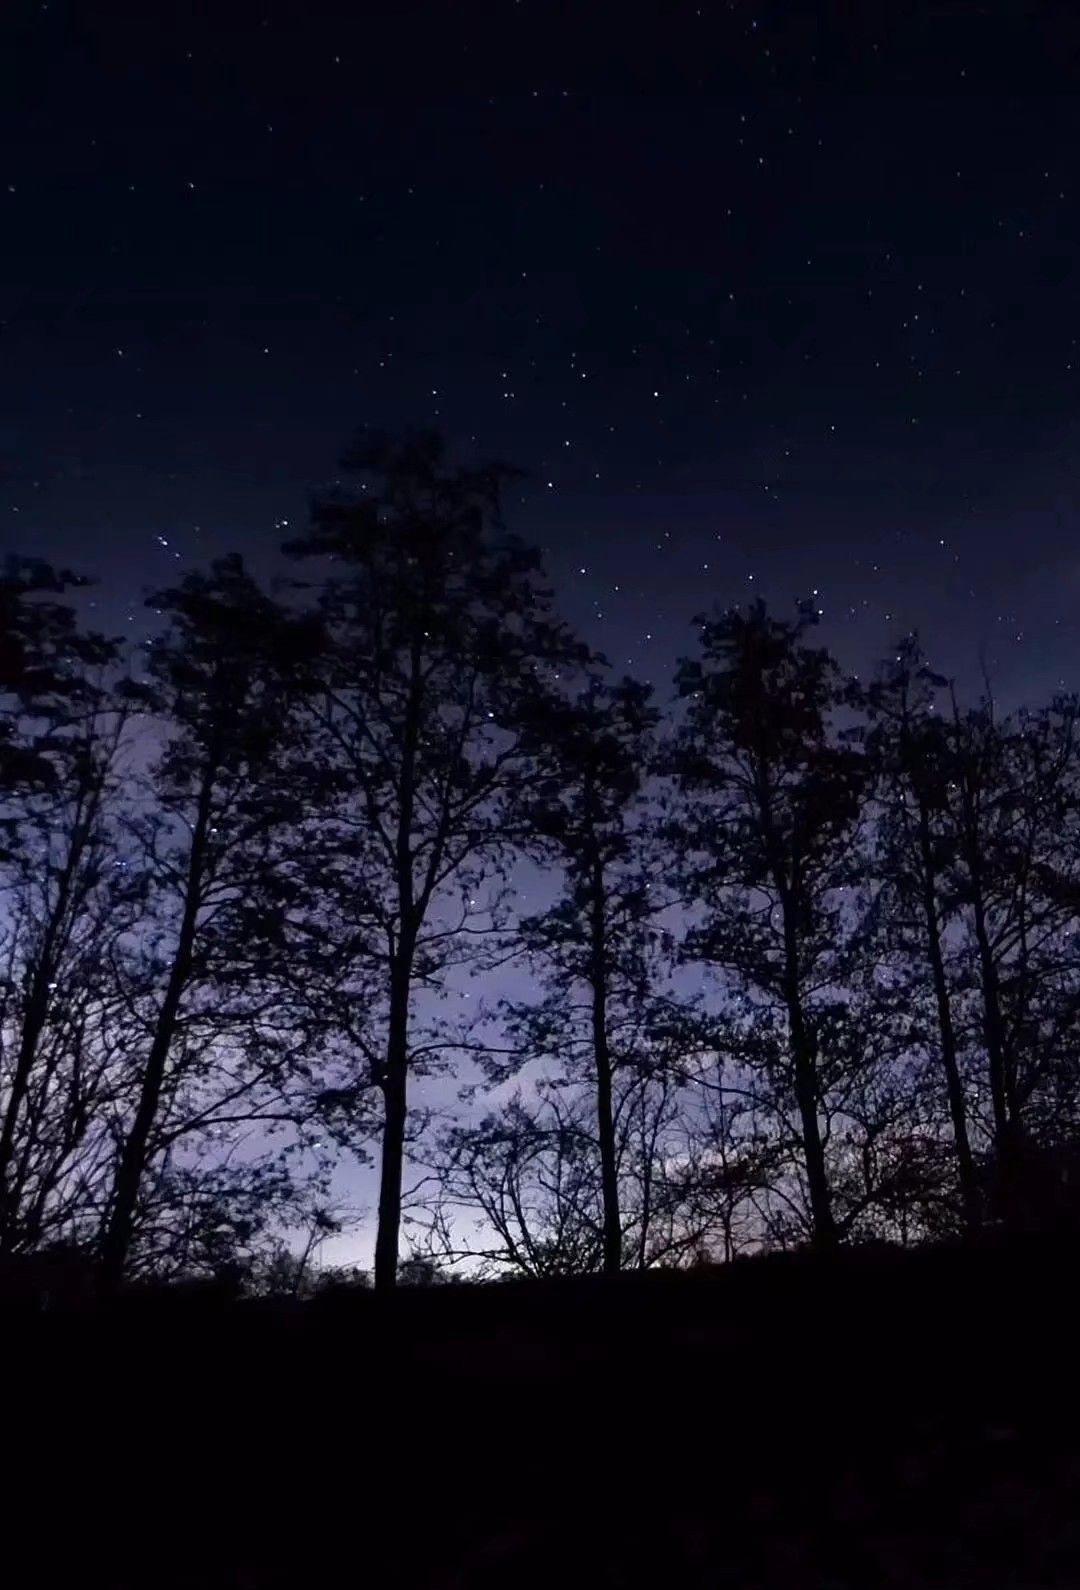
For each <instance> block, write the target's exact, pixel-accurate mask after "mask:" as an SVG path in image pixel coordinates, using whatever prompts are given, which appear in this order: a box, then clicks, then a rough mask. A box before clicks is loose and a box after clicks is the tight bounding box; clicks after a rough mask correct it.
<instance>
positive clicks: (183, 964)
mask: <svg viewBox="0 0 1080 1590" xmlns="http://www.w3.org/2000/svg"><path fill="white" fill-rule="evenodd" d="M215 779H216V768H215V767H214V766H213V765H211V766H209V767H208V768H207V770H206V772H205V774H204V777H203V786H202V789H201V790H200V792H199V804H198V808H197V811H196V817H195V825H194V828H193V829H192V834H191V849H190V851H189V853H188V871H187V879H186V882H185V887H184V905H183V911H182V913H181V917H180V930H179V933H178V935H177V940H176V951H175V954H174V955H173V963H172V968H171V970H170V972H169V982H168V986H167V987H166V990H165V997H164V999H163V1000H162V1002H161V1009H160V1011H159V1012H158V1019H157V1022H156V1024H155V1027H154V1036H153V1040H152V1042H151V1044H150V1053H149V1055H148V1056H147V1060H146V1068H145V1070H144V1071H143V1076H142V1083H141V1085H140V1088H139V1103H138V1106H137V1108H136V1110H135V1119H134V1120H133V1121H132V1123H131V1128H130V1130H129V1132H128V1134H127V1136H126V1138H125V1139H124V1146H123V1148H122V1149H121V1152H120V1162H119V1164H118V1166H117V1170H116V1180H115V1182H114V1184H113V1195H112V1202H111V1206H110V1210H109V1217H108V1221H107V1224H106V1227H105V1235H104V1237H103V1239H102V1248H101V1271H102V1282H103V1285H104V1287H105V1289H106V1291H112V1290H115V1289H116V1287H118V1286H119V1285H120V1282H121V1281H122V1280H123V1278H124V1271H125V1269H126V1267H127V1261H128V1254H129V1252H130V1250H131V1241H132V1238H133V1236H134V1234H135V1216H136V1211H137V1209H138V1203H139V1191H140V1189H141V1187H142V1179H143V1176H144V1174H145V1172H146V1160H147V1152H148V1149H149V1146H150V1134H151V1133H152V1131H153V1129H154V1122H155V1121H156V1119H157V1112H158V1107H159V1105H160V1102H161V1089H162V1086H163V1084H164V1081H165V1070H166V1067H167V1065H168V1061H169V1052H170V1050H171V1048H172V1043H173V1038H174V1037H175V1034H176V1021H177V1017H178V1016H179V1014H180V1001H181V1000H182V998H183V996H184V991H185V989H186V987H187V984H188V979H189V978H190V976H191V963H192V959H193V955H194V949H195V931H196V924H197V922H198V917H199V907H200V903H201V897H202V873H203V865H204V862H205V850H206V842H207V836H208V834H209V830H210V809H211V804H212V800H213V793H214V783H215Z"/></svg>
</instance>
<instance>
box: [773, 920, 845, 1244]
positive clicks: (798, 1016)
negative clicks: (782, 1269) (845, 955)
mask: <svg viewBox="0 0 1080 1590" xmlns="http://www.w3.org/2000/svg"><path fill="white" fill-rule="evenodd" d="M792 910H793V907H792V903H791V901H790V899H789V898H788V897H786V896H785V898H784V902H783V912H784V957H785V962H786V965H785V972H784V984H785V988H784V993H785V1002H786V1005H787V1013H788V1032H789V1035H790V1038H791V1053H792V1059H793V1061H794V1064H795V1100H796V1103H797V1104H798V1106H799V1121H800V1124H801V1126H802V1139H803V1155H804V1158H805V1160H806V1185H807V1190H808V1191H809V1194H810V1218H811V1220H812V1222H813V1242H814V1247H815V1248H818V1249H820V1250H822V1251H827V1250H828V1249H830V1248H834V1247H835V1246H836V1242H837V1232H836V1221H835V1220H834V1218H833V1210H832V1191H831V1189H830V1187H829V1176H828V1171H827V1170H826V1166H825V1144H824V1143H823V1141H822V1137H821V1122H820V1121H819V1120H818V1078H817V1062H816V1060H815V1058H814V1054H813V1052H812V1049H811V1045H810V1036H809V1034H808V1032H807V1030H806V1020H805V1017H804V1015H803V1008H802V995H801V992H800V989H799V974H798V941H797V937H796V931H795V925H794V922H793V921H792Z"/></svg>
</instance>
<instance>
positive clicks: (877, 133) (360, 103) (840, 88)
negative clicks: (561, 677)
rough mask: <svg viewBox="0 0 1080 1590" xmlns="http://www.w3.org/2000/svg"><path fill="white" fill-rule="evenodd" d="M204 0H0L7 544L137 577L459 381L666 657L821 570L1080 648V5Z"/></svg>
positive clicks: (258, 551)
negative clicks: (714, 610)
mask: <svg viewBox="0 0 1080 1590" xmlns="http://www.w3.org/2000/svg"><path fill="white" fill-rule="evenodd" d="M192 9H193V8H191V7H189V6H187V5H172V4H170V3H169V0H155V4H154V5H153V6H152V7H147V6H143V5H134V4H133V5H131V6H126V5H113V4H109V3H108V0H104V3H102V0H93V3H91V0H85V3H81V4H80V3H74V0H48V4H42V3H40V0H38V3H34V4H21V3H15V4H13V5H9V6H8V7H6V8H5V20H4V22H3V25H2V28H0V33H2V41H0V42H2V48H0V60H2V67H0V73H2V76H3V82H2V83H0V167H2V169H0V205H2V207H0V216H2V217H3V232H2V237H3V247H2V249H0V317H2V320H3V325H2V327H0V354H2V359H3V372H4V380H3V383H2V388H0V513H2V515H3V531H4V540H5V542H6V543H7V544H8V545H10V546H13V547H17V548H19V549H26V550H29V549H31V548H33V549H34V550H42V551H45V552H48V553H52V554H56V555H63V556H64V557H67V558H69V559H71V560H74V561H76V562H78V563H79V564H80V565H81V566H84V567H86V568H88V569H92V570H94V571H96V572H98V573H100V574H101V575H102V577H103V580H104V585H103V588H102V591H101V592H100V593H99V601H100V604H101V606H102V607H103V608H104V609H105V610H106V611H107V613H108V615H109V617H110V618H112V617H113V615H114V614H117V613H120V610H121V609H122V610H123V612H122V615H121V616H126V613H127V612H129V611H133V610H134V609H133V607H132V599H133V598H137V596H138V593H139V592H140V591H141V589H142V588H143V586H144V585H145V584H146V583H147V582H150V581H153V580H155V579H158V578H159V577H161V576H162V575H163V574H164V573H165V572H166V571H167V570H168V568H169V565H170V564H172V566H173V569H175V562H176V560H175V556H174V555H175V554H176V553H177V552H179V554H180V557H181V560H182V561H184V562H185V563H186V562H187V561H188V560H190V559H192V558H197V557H199V556H200V555H202V553H203V551H205V550H214V551H217V550H224V549H226V548H231V547H236V548H239V549H241V550H243V551H245V552H248V553H250V554H252V555H257V556H259V557H262V556H265V555H266V553H267V552H268V551H269V549H271V548H272V547H273V546H274V544H275V541H276V539H277V536H276V532H275V529H274V526H275V522H276V521H277V520H279V519H282V518H289V519H291V520H292V522H293V524H295V523H296V521H297V518H298V517H302V515H303V512H304V496H305V491H306V489H307V488H308V487H309V486H311V485H315V484H319V483H321V482H323V481H325V480H326V479H328V478H330V477H331V476H332V475H333V473H334V460H335V458H336V457H337V455H338V453H339V451H340V448H341V446H342V444H343V443H344V442H345V441H346V440H347V439H348V436H349V434H350V432H351V431H352V430H353V428H354V427H355V426H356V425H358V424H360V423H364V422H374V423H376V424H382V425H388V426H397V425H402V424H408V423H423V424H427V423H436V424H439V425H441V426H443V427H444V428H445V429H446V431H447V433H448V435H449V437H450V439H451V440H452V442H453V443H454V444H455V445H456V446H460V447H461V448H462V449H463V450H464V451H466V452H470V451H472V450H473V448H474V446H475V447H476V448H478V449H479V450H480V451H482V452H485V453H494V452H497V453H500V454H503V455H504V456H507V457H509V458H510V459H512V460H513V461H515V462H518V463H520V464H522V465H524V466H525V467H526V468H527V469H528V470H529V471H530V473H531V479H530V481H529V483H528V484H527V486H526V487H525V489H524V491H523V494H522V495H523V497H524V499H525V500H524V501H523V502H512V503H511V504H510V508H511V518H512V521H513V523H514V525H515V527H516V528H518V529H520V530H521V531H522V532H523V533H525V534H527V535H529V536H531V537H534V538H536V539H537V540H539V541H540V542H541V543H542V544H543V545H544V546H545V547H546V548H547V549H548V550H549V558H550V563H551V566H552V569H553V571H554V572H555V573H556V575H557V576H558V579H559V582H560V586H561V588H562V590H563V593H564V600H565V602H566V604H567V606H568V609H569V610H570V612H571V613H572V615H573V616H574V617H575V618H578V619H579V620H581V621H582V622H583V623H587V624H588V625H589V626H590V630H591V633H592V636H593V638H594V639H595V640H597V641H598V642H599V643H600V644H602V645H604V646H605V647H606V648H607V650H608V651H609V653H610V654H611V656H612V657H613V659H614V660H616V661H617V662H619V664H620V665H621V666H625V665H626V664H627V662H628V660H629V659H631V658H632V659H633V666H634V667H635V668H637V669H638V670H639V671H641V672H643V673H645V674H647V675H649V676H650V677H652V678H654V679H656V680H657V681H658V682H660V681H662V680H663V679H664V677H665V675H666V673H667V671H668V667H669V663H670V658H671V656H672V655H673V654H674V653H675V652H676V651H678V650H680V649H681V648H683V647H684V646H685V645H686V644H687V643H688V636H689V630H688V620H689V619H690V617H691V615H692V614H693V613H694V612H695V611H697V610H698V609H699V608H700V607H701V606H702V605H703V604H706V603H708V602H710V601H711V600H713V599H718V600H720V601H723V602H725V603H726V602H730V601H732V600H739V599H741V598H743V597H744V596H745V595H747V594H750V593H751V592H753V591H754V590H763V591H764V592H765V594H766V595H768V596H769V597H771V598H772V599H774V600H775V601H777V602H778V603H787V602H788V601H789V600H790V599H792V598H793V597H794V596H796V595H798V594H802V593H803V592H804V591H806V590H808V589H809V588H812V587H813V586H817V587H818V589H819V591H820V593H821V601H822V606H823V608H824V609H825V613H826V619H827V621H831V622H834V623H835V626H836V627H835V630H834V631H832V633H833V634H834V635H835V638H836V640H837V644H838V646H839V648H840V650H841V652H842V653H843V654H844V655H845V656H846V657H847V658H848V659H849V660H850V661H851V662H852V663H855V662H858V663H860V664H861V663H864V662H865V660H866V659H867V657H868V656H869V655H870V654H872V653H873V652H875V651H878V650H880V649H882V648H885V647H887V645H888V642H889V640H890V638H891V636H892V635H893V634H894V633H895V630H896V629H897V627H900V628H906V627H908V626H909V625H911V624H918V625H920V626H921V627H922V628H923V629H924V631H925V634H926V639H927V641H928V643H929V645H930V647H931V649H932V650H935V651H937V652H938V653H939V655H940V656H941V660H942V662H943V664H944V665H945V666H946V667H947V668H967V667H971V666H977V658H978V654H979V650H980V647H982V648H985V650H986V653H987V655H988V657H989V659H990V662H991V665H992V668H993V670H994V673H995V676H996V677H999V678H1000V679H1001V681H1002V684H1003V685H1004V686H1005V687H1007V688H1008V689H1010V690H1011V689H1021V690H1025V691H1037V690H1041V689H1043V688H1044V687H1045V685H1046V683H1047V682H1049V683H1051V684H1052V683H1055V682H1056V681H1057V680H1058V679H1059V678H1064V679H1066V680H1068V678H1069V674H1070V670H1071V669H1072V667H1073V663H1074V661H1075V650H1076V643H1075V639H1074V635H1073V633H1072V629H1071V625H1072V614H1073V612H1074V609H1075V605H1076V597H1077V594H1078V583H1080V582H1078V572H1080V552H1078V551H1077V548H1076V532H1075V520H1076V484H1075V483H1076V479H1077V448H1078V431H1077V410H1078V393H1080V343H1078V340H1077V339H1078V337H1080V323H1078V322H1080V286H1078V280H1077V276H1076V272H1075V267H1074V253H1075V245H1076V241H1077V232H1078V217H1080V210H1078V205H1077V200H1078V196H1080V183H1078V182H1077V180H1076V179H1077V175H1078V173H1077V171H1076V165H1077V159H1078V151H1080V102H1078V100H1077V97H1076V95H1075V82H1076V80H1077V79H1076V75H1075V74H1076V71H1077V68H1078V66H1080V17H1078V13H1076V12H1075V10H1074V9H1073V8H1072V7H1071V6H1068V5H1047V4H1023V5H1020V4H1013V3H1010V0H997V3H995V4H994V5H988V6H986V7H982V6H976V5H969V4H963V3H959V4H958V3H951V4H948V5H928V4H923V5H919V4H915V5H911V6H905V7H902V8H901V7H899V6H892V5H889V4H887V3H885V0H875V3H874V4H866V5H860V4H855V3H849V4H822V5H820V6H817V7H813V6H807V5H795V4H790V3H777V4H749V3H747V4H743V3H741V0H739V3H731V4H723V5H717V4H708V3H702V4H700V5H694V4H686V5H683V4H677V3H667V4H660V3H655V4H651V5H646V4H637V3H627V4H621V5H619V6H616V7H608V6H606V5H604V4H590V5H589V6H587V7H583V6H562V5H552V4H543V3H540V0H517V3H516V0H502V3H499V4H492V5H475V4H469V3H462V4H457V5H452V6H451V5H447V4H444V3H439V4H434V3H432V4H396V3H395V4H393V5H388V6H385V7H380V6H378V5H373V6H364V7H357V8H354V9H355V11H356V13H357V15H356V17H355V18H354V19H353V20H351V21H350V20H344V21H342V20H341V19H340V17H339V16H338V15H337V14H336V13H340V12H343V11H346V10H348V9H350V8H347V7H340V6H329V5H322V4H321V3H320V0H312V3H311V4H306V5H284V4H279V3H275V0H265V3H262V4H257V5H253V6H249V5H246V4H237V3H231V0H230V3H225V4H222V5H221V6H215V7H213V8H205V14H204V16H203V18H202V20H192V19H191V17H190V15H189V14H188V13H189V12H190V10H192ZM474 438H475V443H474V441H473V439H474ZM196 526H198V527H199V529H198V530H196V528H195V527H196ZM163 540H164V541H165V542H167V543H168V545H167V546H165V545H163V544H162V541H163ZM582 570H584V571H585V572H581V571H582ZM751 576H753V580H751ZM600 615H602V617H601V616H600ZM142 622H143V620H142V619H141V617H140V618H138V620H137V625H139V624H142ZM1020 636H1022V637H1023V638H1022V639H1018V638H1017V637H1020ZM649 637H651V638H649ZM1069 682H1071V680H1070V681H1069Z"/></svg>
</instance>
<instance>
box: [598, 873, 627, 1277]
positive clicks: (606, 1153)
mask: <svg viewBox="0 0 1080 1590" xmlns="http://www.w3.org/2000/svg"><path fill="white" fill-rule="evenodd" d="M592 888H593V902H592V927H591V934H592V1043H593V1061H594V1064H595V1067H596V1135H597V1141H598V1143H599V1145H600V1192H601V1197H602V1200H603V1208H604V1245H603V1268H604V1273H605V1274H606V1275H614V1274H617V1273H618V1271H619V1270H620V1269H621V1268H622V1242H623V1233H622V1214H621V1211H620V1209H619V1169H618V1158H617V1153H616V1146H615V1114H614V1103H613V1099H612V1085H611V1084H612V1065H611V1050H610V1047H609V1044H608V1032H607V967H606V964H605V963H606V956H605V943H604V896H603V888H604V880H603V869H602V867H601V865H600V863H599V861H597V862H596V863H595V864H594V867H593V883H592Z"/></svg>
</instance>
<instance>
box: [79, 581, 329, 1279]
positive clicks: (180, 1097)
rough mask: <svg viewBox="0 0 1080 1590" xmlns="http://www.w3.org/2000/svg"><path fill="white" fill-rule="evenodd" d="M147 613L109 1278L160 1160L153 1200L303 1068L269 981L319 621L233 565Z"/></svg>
mask: <svg viewBox="0 0 1080 1590" xmlns="http://www.w3.org/2000/svg"><path fill="white" fill-rule="evenodd" d="M150 603H151V605H153V606H154V607H155V608H157V609H159V610H161V611H162V612H164V613H167V614H168V616H169V621H170V622H169V628H168V631H167V633H166V634H165V635H164V636H162V637H160V638H159V639H155V640H154V641H152V642H151V643H150V645H149V650H148V659H147V666H148V670H149V674H150V677H151V681H152V687H153V691H154V698H153V709H154V712H155V715H156V716H157V717H158V718H159V719H160V720H162V722H163V725H164V731H165V744H164V748H163V750H162V752H161V755H160V756H159V757H158V759H157V761H156V765H155V766H154V768H153V770H152V772H151V775H150V778H149V783H148V787H147V790H146V794H147V796H148V797H149V799H150V801H151V805H150V807H149V809H148V810H147V811H146V812H145V813H140V814H139V815H137V816H136V817H134V818H133V819H132V822H131V834H132V840H133V843H134V845H135V847H136V851H137V854H138V857H139V864H140V865H142V866H143V867H145V868H146V870H147V871H148V873H149V876H150V885H149V919H148V920H147V921H146V922H145V923H144V925H143V927H142V931H141V933H140V935H139V941H138V943H136V944H134V945H130V946H129V947H128V953H127V956H126V958H125V960H124V962H123V964H122V966H121V968H120V981H121V987H122V990H123V993H124V996H125V1000H126V1003H127V1005H128V1008H129V1009H130V1010H131V1011H132V1013H133V1015H134V1017H135V1021H136V1023H137V1026H138V1028H140V1029H141V1030H142V1032H143V1033H144V1034H145V1041H144V1042H141V1043H139V1045H138V1047H137V1048H136V1050H135V1054H134V1055H133V1061H134V1064H133V1066H132V1093H133V1097H132V1106H131V1109H130V1112H128V1113H127V1114H126V1116H125V1119H124V1122H123V1125H122V1128H121V1130H120V1142H119V1149H118V1153H117V1159H116V1167H115V1175H114V1179H113V1184H112V1188H111V1192H110V1196H109V1200H108V1206H107V1209H106V1210H105V1213H104V1220H103V1234H102V1241H101V1248H102V1265H103V1270H104V1274H105V1279H106V1282H107V1284H109V1285H115V1284H116V1283H117V1282H118V1281H119V1280H120V1279H121V1277H122V1276H123V1274H124V1271H125V1269H126V1267H127V1264H128V1260H129V1256H130V1253H131V1250H132V1245H133V1243H134V1241H135V1239H136V1235H137V1229H138V1223H139V1216H140V1200H141V1199H142V1197H143V1195H144V1193H145V1192H146V1191H147V1189H148V1187H149V1186H150V1184H149V1183H148V1181H147V1176H148V1171H149V1170H150V1168H151V1166H152V1165H153V1166H156V1172H155V1178H154V1182H153V1187H154V1189H155V1190H156V1191H158V1192H160V1189H161V1184H162V1183H161V1178H162V1176H163V1175H165V1176H167V1177H171V1180H172V1184H173V1186H174V1187H175V1185H176V1177H177V1176H180V1178H181V1179H182V1180H183V1179H184V1177H185V1170H184V1167H182V1166H177V1165H176V1164H175V1163H174V1156H175V1152H176V1148H177V1144H178V1143H179V1142H180V1141H181V1139H182V1138H184V1137H185V1136H188V1137H190V1136H192V1135H193V1134H195V1133H201V1134H203V1135H204V1136H205V1134H206V1133H207V1132H210V1131H217V1132H218V1133H219V1134H221V1136H222V1138H224V1137H225V1136H226V1135H231V1134H233V1133H235V1132H237V1131H238V1130H239V1129H240V1128H241V1127H242V1126H243V1125H244V1124H245V1123H248V1122H250V1121H251V1120H252V1119H253V1118H255V1119H259V1120H262V1121H268V1120H273V1119H275V1118H277V1117H278V1115H279V1110H278V1109H277V1108H276V1107H275V1105H274V1103H273V1102H272V1101H273V1099H274V1097H275V1096H276V1093H277V1090H278V1087H279V1084H280V1083H281V1082H282V1080H283V1075H282V1074H283V1072H284V1073H285V1075H286V1076H287V1074H288V1067H289V1065H290V1064H291V1063H294V1062H295V1058H296V1057H295V1052H294V1045H293V1044H292V1043H291V1042H290V1038H289V1035H288V1030H287V1021H286V1012H285V1011H284V1010H283V1009H282V1008H281V1006H280V1004H279V1000H278V993H279V990H278V987H277V986H276V985H275V984H274V982H273V978H272V970H273V967H272V953H273V950H274V947H275V946H277V945H278V944H279V943H280V933H279V928H280V923H281V920H282V918H283V917H284V915H285V914H286V912H287V908H288V904H289V898H288V895H287V894H283V893H282V891H281V889H280V888H279V887H278V884H279V873H278V871H277V868H276V861H277V853H278V851H279V849H280V848H281V847H282V846H284V845H285V843H286V839H287V836H288V831H289V827H290V825H291V824H292V823H293V822H294V821H295V820H296V819H297V818H298V816H299V815H300V810H301V808H300V806H299V803H298V801H297V799H296V795H295V789H294V783H293V778H292V773H291V767H290V758H291V757H292V756H294V755H295V750H296V747H295V734H296V721H297V720H296V715H295V707H296V702H297V699H298V696H299V693H300V691H301V689H302V685H303V681H304V678H305V670H306V669H307V667H308V665H309V664H310V662H311V659H312V657H313V655H314V651H315V647H316V644H317V625H316V623H315V622H314V620H313V619H312V618H311V617H307V616H302V617H294V616H291V615H289V614H287V613H286V612H285V611H284V610H282V609H281V608H279V607H278V606H277V604H276V603H274V602H273V601H272V600H271V599H270V598H269V597H267V596H266V595H265V594H263V593H262V592H261V591H260V590H259V588H258V587H257V585H256V584H255V582H254V581H253V580H252V579H251V577H250V576H249V575H248V573H247V572H246V570H245V569H244V567H243V564H242V561H241V560H240V559H239V558H238V557H228V558H223V559H221V560H219V561H218V562H217V563H215V564H214V565H213V568H212V570H211V571H210V573H209V574H202V573H193V574H191V575H188V576H187V577H186V578H185V579H184V580H183V581H182V582H181V584H180V585H179V586H178V587H176V588H174V589H171V590H167V591H162V592H159V593H158V594H157V595H155V596H153V597H151V598H150ZM268 957H269V959H268ZM267 1092H268V1093H269V1098H270V1102H267ZM253 1094H254V1095H255V1097H256V1098H257V1099H258V1100H259V1102H258V1103H257V1104H256V1103H253V1102H252V1096H253ZM207 1095H209V1096H207ZM282 1113H284V1115H285V1116H288V1115H289V1108H288V1107H287V1106H286V1107H285V1108H284V1110H283V1112H282Z"/></svg>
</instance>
